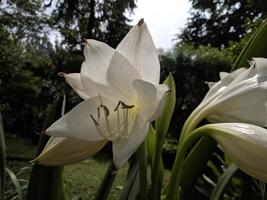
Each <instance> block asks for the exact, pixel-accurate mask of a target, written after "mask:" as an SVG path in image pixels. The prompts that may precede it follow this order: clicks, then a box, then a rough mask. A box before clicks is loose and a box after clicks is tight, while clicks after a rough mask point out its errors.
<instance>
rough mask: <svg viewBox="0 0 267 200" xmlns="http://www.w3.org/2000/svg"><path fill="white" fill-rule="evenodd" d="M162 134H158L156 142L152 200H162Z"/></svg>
mask: <svg viewBox="0 0 267 200" xmlns="http://www.w3.org/2000/svg"><path fill="white" fill-rule="evenodd" d="M160 136H161V134H157V140H156V149H155V154H154V155H155V157H154V163H153V168H152V183H151V184H152V185H151V195H152V200H159V199H160V191H161V185H162V172H161V169H162V168H161V167H162V163H161V162H162V160H161V159H162V150H163V143H164V137H160Z"/></svg>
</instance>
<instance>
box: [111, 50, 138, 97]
mask: <svg viewBox="0 0 267 200" xmlns="http://www.w3.org/2000/svg"><path fill="white" fill-rule="evenodd" d="M140 78H141V75H140V74H139V72H138V71H137V70H136V69H135V68H134V67H133V65H132V64H131V63H130V62H129V61H128V60H127V59H126V58H125V57H124V56H123V55H121V54H120V53H119V52H115V53H114V55H113V57H112V59H111V61H110V66H109V68H108V73H107V79H108V83H109V85H110V86H111V87H112V88H116V90H117V91H119V93H120V94H121V98H124V99H127V100H128V101H131V100H134V99H135V98H136V93H135V90H134V88H133V86H132V81H133V80H134V79H140Z"/></svg>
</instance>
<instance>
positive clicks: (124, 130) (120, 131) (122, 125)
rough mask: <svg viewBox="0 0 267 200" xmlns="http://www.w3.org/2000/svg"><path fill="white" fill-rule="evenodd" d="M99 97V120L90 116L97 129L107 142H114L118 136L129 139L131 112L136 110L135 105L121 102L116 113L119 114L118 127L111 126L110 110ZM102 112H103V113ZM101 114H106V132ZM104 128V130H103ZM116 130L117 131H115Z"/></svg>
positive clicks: (116, 108) (115, 110)
mask: <svg viewBox="0 0 267 200" xmlns="http://www.w3.org/2000/svg"><path fill="white" fill-rule="evenodd" d="M98 96H99V101H100V105H99V106H98V107H97V119H95V117H94V116H93V115H91V114H90V117H91V119H92V121H93V122H94V124H95V127H96V129H97V130H98V132H99V133H100V134H101V136H103V137H104V138H105V139H107V140H113V139H114V138H116V137H117V136H122V137H128V135H129V114H130V113H129V110H130V109H132V108H134V107H135V105H128V104H126V103H124V102H123V101H121V100H119V101H118V103H117V105H116V107H115V109H114V110H113V111H114V112H117V127H113V128H112V126H111V123H110V120H109V115H110V110H109V108H108V107H107V106H106V105H104V104H103V101H102V98H101V96H100V94H99V95H98ZM101 110H102V111H101ZM101 112H103V114H104V121H105V122H104V123H105V128H106V129H105V131H103V128H104V127H103V125H101V123H100V120H101V119H100V118H101ZM121 112H122V118H121ZM101 126H102V128H101ZM114 128H115V129H114Z"/></svg>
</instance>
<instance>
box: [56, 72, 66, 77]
mask: <svg viewBox="0 0 267 200" xmlns="http://www.w3.org/2000/svg"><path fill="white" fill-rule="evenodd" d="M57 75H58V76H60V77H64V78H65V76H66V73H64V72H58V73H57Z"/></svg>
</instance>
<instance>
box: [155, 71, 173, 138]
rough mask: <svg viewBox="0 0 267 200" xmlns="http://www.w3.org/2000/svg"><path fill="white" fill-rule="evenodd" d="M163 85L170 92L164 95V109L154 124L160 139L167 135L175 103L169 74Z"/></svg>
mask: <svg viewBox="0 0 267 200" xmlns="http://www.w3.org/2000/svg"><path fill="white" fill-rule="evenodd" d="M163 83H164V84H166V85H167V86H168V87H169V89H170V90H169V92H168V94H167V95H166V99H165V106H164V109H163V111H162V113H161V114H160V116H159V117H158V118H157V119H156V123H155V130H156V132H157V136H158V137H160V139H163V138H164V137H165V135H166V134H167V131H168V129H169V125H170V122H171V118H172V114H173V111H174V107H175V102H176V89H175V81H174V79H173V76H172V75H171V74H169V76H168V77H167V78H166V79H165V81H164V82H163Z"/></svg>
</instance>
